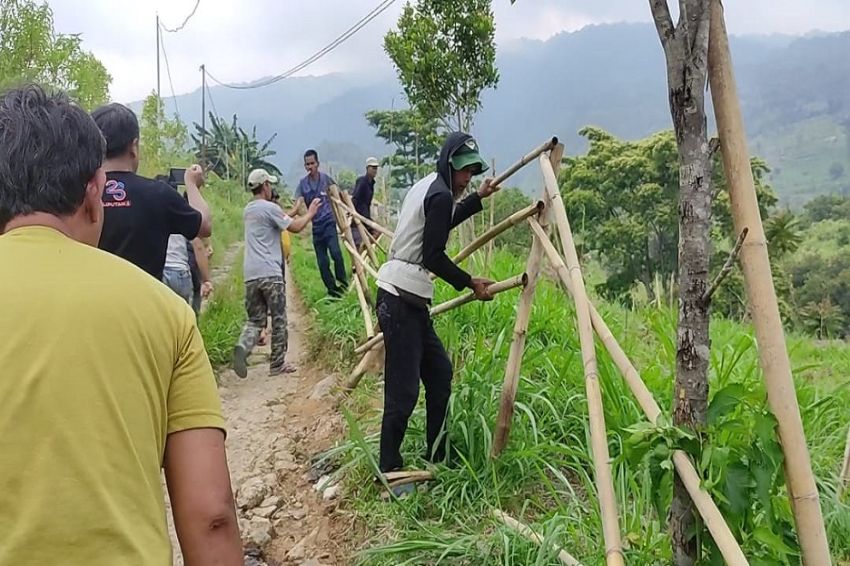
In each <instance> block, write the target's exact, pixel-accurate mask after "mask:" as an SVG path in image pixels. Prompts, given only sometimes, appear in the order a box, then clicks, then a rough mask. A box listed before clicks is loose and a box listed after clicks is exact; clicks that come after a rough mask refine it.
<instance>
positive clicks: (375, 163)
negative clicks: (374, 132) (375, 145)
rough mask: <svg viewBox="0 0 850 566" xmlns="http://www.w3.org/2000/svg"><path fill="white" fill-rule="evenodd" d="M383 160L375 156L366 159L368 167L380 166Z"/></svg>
mask: <svg viewBox="0 0 850 566" xmlns="http://www.w3.org/2000/svg"><path fill="white" fill-rule="evenodd" d="M380 166H381V162H380V161H378V160H377V159H375V158H374V157H370V158H369V159H367V160H366V167H380Z"/></svg>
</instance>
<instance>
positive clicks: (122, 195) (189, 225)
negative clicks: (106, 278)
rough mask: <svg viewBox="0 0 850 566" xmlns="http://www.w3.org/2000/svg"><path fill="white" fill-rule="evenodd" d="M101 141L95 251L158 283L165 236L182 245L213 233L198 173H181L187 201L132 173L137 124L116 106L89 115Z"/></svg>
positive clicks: (196, 169)
mask: <svg viewBox="0 0 850 566" xmlns="http://www.w3.org/2000/svg"><path fill="white" fill-rule="evenodd" d="M92 117H93V118H94V120H95V122H96V123H97V125H98V127H99V128H100V131H101V132H102V133H103V137H104V138H106V161H105V162H104V163H103V166H104V169H105V170H106V187H105V188H104V190H103V208H104V210H103V212H104V220H103V233H102V235H101V237H100V243H99V245H98V246H99V247H100V249H102V250H106V251H108V252H110V253H113V254H115V255H117V256H119V257H122V258H124V259H126V260H127V261H129V262H131V263H134V264H135V265H137V266H139V267H140V268H142V269H144V270H145V271H147V272H148V273H150V274H151V275H153V276H154V277H156V278H157V279H160V280H162V271H163V267H164V265H165V252H166V249H167V247H168V237H169V236H170V235H171V234H180V235H182V236H184V237H185V238H186V239H187V240H189V241H191V240H194V239H195V238H196V237H201V238H205V237H207V236H209V235H210V234H211V233H212V224H211V217H210V208H209V206H208V205H207V203H206V201H205V200H204V198H203V197H202V196H201V192H200V187H201V186H203V184H204V176H203V170H202V169H201V167H200V166H198V165H193V166H192V167H190V168H189V169H187V170H186V175H185V183H186V195H187V200H188V202H187V201H186V200H184V199H183V197H181V196H180V193H178V192H177V191H175V190H174V189H172V188H171V187H170V186H168V185H167V184H165V183H163V182H160V181H154V180H151V179H146V178H145V177H141V176H139V175H137V174H136V171H137V170H138V169H139V121H138V120H137V119H136V115H135V114H133V111H132V110H130V109H129V108H127V107H126V106H122V105H121V104H108V105H106V106H102V107H100V108H98V109H97V110H95V111H94V112H93V113H92Z"/></svg>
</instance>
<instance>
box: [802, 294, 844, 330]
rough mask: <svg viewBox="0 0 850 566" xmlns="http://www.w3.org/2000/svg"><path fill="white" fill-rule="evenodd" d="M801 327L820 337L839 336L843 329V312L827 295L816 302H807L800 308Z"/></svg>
mask: <svg viewBox="0 0 850 566" xmlns="http://www.w3.org/2000/svg"><path fill="white" fill-rule="evenodd" d="M800 321H801V323H802V324H803V327H804V328H805V329H806V330H808V331H809V332H811V333H813V334H814V335H815V336H817V337H818V338H821V339H830V338H835V337H837V336H839V333H841V332H842V330H843V329H844V321H845V318H844V314H843V313H842V312H841V309H840V308H839V307H838V306H837V305H835V304H833V303H832V300H831V299H830V298H829V297H826V298H824V299H822V300H821V301H820V302H818V303H809V304H807V305H806V306H804V307H803V308H802V309H800Z"/></svg>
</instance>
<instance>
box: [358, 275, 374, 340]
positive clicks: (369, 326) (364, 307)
mask: <svg viewBox="0 0 850 566" xmlns="http://www.w3.org/2000/svg"><path fill="white" fill-rule="evenodd" d="M354 289H355V290H356V291H357V302H358V303H360V312H361V313H362V314H363V323H364V325H365V326H366V336H367V337H371V336H374V335H375V324H374V323H373V322H372V311H371V309H370V308H369V301H367V300H366V293H365V292H364V291H363V287H361V286H360V279H359V278H358V277H355V278H354Z"/></svg>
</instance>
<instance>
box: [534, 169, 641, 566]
mask: <svg viewBox="0 0 850 566" xmlns="http://www.w3.org/2000/svg"><path fill="white" fill-rule="evenodd" d="M539 161H540V167H541V169H542V170H543V182H544V184H545V186H546V191H547V192H548V194H549V198H551V199H552V215H553V217H554V220H555V226H556V227H557V228H558V233H559V234H560V236H561V243H562V246H563V249H564V255H565V256H566V258H565V259H566V263H567V267H568V268H569V271H570V280H571V282H572V284H573V297H574V302H575V307H576V319H577V326H578V335H579V342H580V343H581V355H582V359H583V362H584V377H585V380H584V381H585V388H586V390H587V410H588V421H589V424H590V443H591V453H592V454H591V455H592V456H593V467H594V472H595V476H596V487H597V492H598V498H599V508H600V512H601V514H602V536H603V538H604V539H605V561H606V563H607V564H609V565H613V566H621V565H622V564H624V563H625V562H624V557H623V549H622V543H621V541H620V525H619V516H618V513H617V498H616V495H615V493H614V478H613V475H612V473H611V462H610V458H609V455H608V436H607V433H606V431H605V413H604V412H603V408H602V390H601V388H600V386H599V373H598V370H597V365H596V347H595V344H594V341H593V323H592V322H591V319H590V309H589V308H588V299H587V291H586V290H585V287H584V278H583V277H582V274H581V266H580V265H579V261H578V253H577V252H576V247H575V242H574V240H573V233H572V230H571V229H570V223H569V220H568V219H567V213H566V209H565V208H564V202H563V200H562V199H561V191H560V190H559V189H558V178H557V176H556V175H555V172H554V170H553V168H552V164H551V163H550V162H549V159H548V157H547V156H545V155H541V156H540V158H539Z"/></svg>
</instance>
